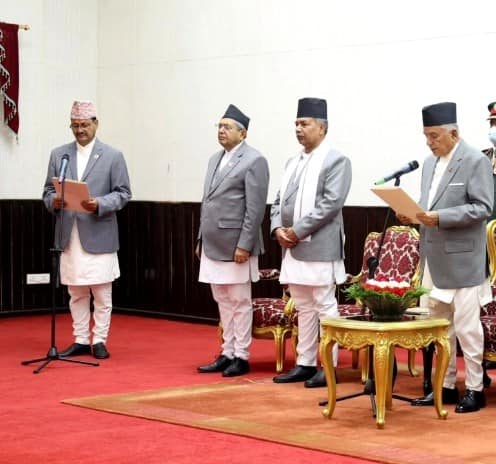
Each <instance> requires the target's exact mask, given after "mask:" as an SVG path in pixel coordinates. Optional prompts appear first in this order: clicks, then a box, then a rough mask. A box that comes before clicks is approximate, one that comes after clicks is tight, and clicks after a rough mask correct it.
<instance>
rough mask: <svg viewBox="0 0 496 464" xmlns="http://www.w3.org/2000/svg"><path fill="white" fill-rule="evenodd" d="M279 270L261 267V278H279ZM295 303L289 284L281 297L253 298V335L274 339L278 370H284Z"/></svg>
mask: <svg viewBox="0 0 496 464" xmlns="http://www.w3.org/2000/svg"><path fill="white" fill-rule="evenodd" d="M278 279H279V270H277V269H261V270H260V280H278ZM293 316H294V303H293V300H292V299H291V297H290V295H289V292H288V289H287V286H283V293H282V297H281V298H253V328H252V337H253V338H261V339H273V340H274V344H275V350H276V352H275V354H276V372H278V373H279V372H282V370H283V368H284V358H285V354H286V339H287V338H289V337H290V336H291V333H292V330H293Z"/></svg>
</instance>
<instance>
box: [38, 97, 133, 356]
mask: <svg viewBox="0 0 496 464" xmlns="http://www.w3.org/2000/svg"><path fill="white" fill-rule="evenodd" d="M70 118H71V122H70V128H71V130H72V133H73V135H74V137H75V139H76V140H75V141H74V142H71V143H68V144H66V145H62V146H60V147H58V148H55V149H54V150H53V151H52V153H51V155H50V161H49V163H48V172H47V176H46V181H45V187H44V190H43V201H44V202H45V206H46V207H47V209H48V210H49V211H50V212H52V213H53V214H55V215H56V224H55V247H56V248H59V249H61V250H63V251H62V254H61V256H60V277H61V282H62V284H64V285H67V288H68V291H69V295H70V301H69V307H70V310H71V315H72V327H73V334H74V343H73V344H72V345H71V346H70V347H68V348H67V349H66V350H64V351H63V352H61V353H59V354H60V356H62V357H64V356H78V355H84V354H93V356H94V357H95V358H97V359H105V358H108V357H109V352H108V351H107V346H106V344H107V337H108V333H109V328H110V318H111V312H112V282H113V281H114V280H115V279H117V278H118V277H119V275H120V270H119V261H118V258H117V250H118V249H119V234H118V228H117V217H116V211H119V210H120V209H122V208H123V207H124V206H126V204H127V202H128V201H129V200H130V199H131V187H130V183H129V176H128V172H127V166H126V162H125V160H124V156H123V154H122V153H121V152H120V151H119V150H117V149H115V148H113V147H111V146H109V145H106V144H104V143H102V142H101V141H100V140H98V139H97V138H96V131H97V129H98V119H97V112H96V108H95V105H94V104H93V103H92V102H89V101H75V102H74V104H73V105H72V110H71V116H70ZM64 159H68V165H67V171H66V178H67V179H72V180H75V181H81V182H86V183H87V184H88V189H89V192H90V198H89V200H87V201H83V202H82V203H81V205H82V207H83V208H84V209H85V211H84V212H75V211H70V210H68V209H65V208H64V209H63V210H62V211H63V215H62V214H60V210H61V208H62V199H61V198H60V197H58V196H57V195H56V192H55V188H54V186H53V183H52V179H53V178H54V177H58V176H59V175H60V171H61V165H62V162H63V160H64ZM91 296H93V306H94V311H93V322H94V324H93V331H92V332H93V333H92V334H91V332H90V321H91V312H90V300H91Z"/></svg>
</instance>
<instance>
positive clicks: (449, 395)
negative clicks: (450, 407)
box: [411, 387, 459, 406]
mask: <svg viewBox="0 0 496 464" xmlns="http://www.w3.org/2000/svg"><path fill="white" fill-rule="evenodd" d="M458 398H459V395H458V388H456V387H455V388H445V387H443V403H446V404H456V403H458ZM411 404H412V406H434V392H431V393H429V394H428V395H426V396H423V397H422V398H415V399H413V400H412V403H411Z"/></svg>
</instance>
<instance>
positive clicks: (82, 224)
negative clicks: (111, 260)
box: [43, 139, 131, 253]
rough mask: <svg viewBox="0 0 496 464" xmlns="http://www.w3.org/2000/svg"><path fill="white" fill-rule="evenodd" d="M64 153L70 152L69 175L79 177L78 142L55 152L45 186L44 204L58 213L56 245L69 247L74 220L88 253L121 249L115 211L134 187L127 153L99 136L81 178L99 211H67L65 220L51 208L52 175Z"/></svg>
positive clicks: (53, 189)
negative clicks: (129, 171) (130, 181)
mask: <svg viewBox="0 0 496 464" xmlns="http://www.w3.org/2000/svg"><path fill="white" fill-rule="evenodd" d="M64 154H68V155H69V166H68V169H67V176H66V178H67V179H73V180H77V179H78V173H77V148H76V142H72V143H68V144H66V145H62V146H61V147H58V148H55V149H54V150H53V151H52V153H51V155H50V161H49V163H48V171H47V177H46V181H45V187H44V189H43V201H44V202H45V206H46V207H47V209H48V210H49V211H51V212H53V213H57V220H56V224H55V246H57V247H60V248H61V249H64V248H65V247H66V246H67V244H68V243H69V239H70V235H71V231H72V226H73V224H74V221H77V225H78V232H79V237H80V239H81V246H82V247H83V248H84V250H86V251H87V252H88V253H112V252H114V251H117V250H118V249H119V233H118V227H117V217H116V214H115V213H116V211H119V210H120V209H122V208H123V207H124V206H125V205H126V204H127V202H128V201H129V200H130V199H131V187H130V184H129V175H128V172H127V167H126V162H125V160H124V156H123V155H122V153H121V152H120V151H118V150H116V149H115V148H112V147H110V146H109V145H106V144H104V143H102V142H100V141H99V140H98V139H96V141H95V145H94V147H93V151H92V153H91V155H90V159H89V161H88V164H87V166H86V169H85V171H84V174H83V176H82V178H81V181H82V182H87V184H88V189H89V191H90V196H92V197H94V198H96V199H97V201H98V211H97V212H96V213H76V212H74V211H69V210H64V215H63V221H62V220H61V219H62V218H61V215H60V214H58V212H57V211H53V210H52V201H53V198H54V196H55V188H54V186H53V183H52V178H53V177H58V175H59V171H60V167H61V159H62V156H63V155H64ZM61 225H62V231H61ZM60 232H61V235H60ZM60 237H61V238H60Z"/></svg>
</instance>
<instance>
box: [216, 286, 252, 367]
mask: <svg viewBox="0 0 496 464" xmlns="http://www.w3.org/2000/svg"><path fill="white" fill-rule="evenodd" d="M210 287H211V288H212V294H213V297H214V300H215V301H216V302H217V304H218V305H219V315H220V322H221V323H222V338H223V339H224V343H223V344H222V354H223V355H224V356H227V357H228V358H230V359H233V358H241V359H244V360H245V361H248V359H249V357H250V352H249V348H250V344H251V328H252V322H253V306H252V302H251V282H247V283H245V284H210Z"/></svg>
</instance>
